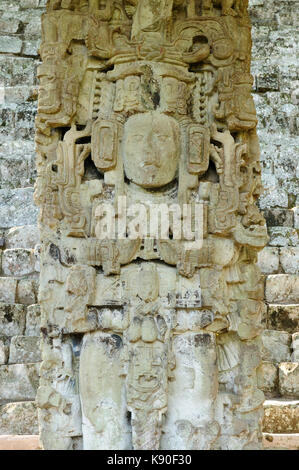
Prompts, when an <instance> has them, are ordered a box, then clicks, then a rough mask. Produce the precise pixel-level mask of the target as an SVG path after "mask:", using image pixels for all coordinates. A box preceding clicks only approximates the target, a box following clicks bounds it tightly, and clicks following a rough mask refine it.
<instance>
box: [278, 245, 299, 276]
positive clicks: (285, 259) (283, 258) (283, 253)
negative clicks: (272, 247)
mask: <svg viewBox="0 0 299 470" xmlns="http://www.w3.org/2000/svg"><path fill="white" fill-rule="evenodd" d="M280 263H281V266H282V269H283V270H284V272H285V273H288V274H297V273H299V247H294V248H292V247H285V248H281V249H280Z"/></svg>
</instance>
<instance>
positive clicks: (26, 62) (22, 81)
mask: <svg viewBox="0 0 299 470" xmlns="http://www.w3.org/2000/svg"><path fill="white" fill-rule="evenodd" d="M0 70H1V81H2V83H3V84H4V86H15V85H26V84H27V85H31V86H32V85H33V84H35V83H36V77H35V72H36V63H35V61H34V59H31V58H30V59H29V58H25V57H17V56H15V57H7V56H5V57H4V56H2V57H1V56H0ZM14 225H22V223H20V224H18V223H17V224H14ZM11 226H12V225H11Z"/></svg>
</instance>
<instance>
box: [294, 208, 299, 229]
mask: <svg viewBox="0 0 299 470" xmlns="http://www.w3.org/2000/svg"><path fill="white" fill-rule="evenodd" d="M294 228H296V229H299V208H298V207H295V209H294Z"/></svg>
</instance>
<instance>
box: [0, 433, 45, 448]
mask: <svg viewBox="0 0 299 470" xmlns="http://www.w3.org/2000/svg"><path fill="white" fill-rule="evenodd" d="M0 450H42V448H41V444H40V442H39V436H12V435H11V436H9V435H8V436H0Z"/></svg>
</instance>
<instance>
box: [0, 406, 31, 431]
mask: <svg viewBox="0 0 299 470" xmlns="http://www.w3.org/2000/svg"><path fill="white" fill-rule="evenodd" d="M1 434H2V435H3V434H15V435H18V434H20V435H22V434H23V435H24V434H25V435H26V434H28V435H32V434H38V421H37V409H36V404H35V402H33V401H27V402H18V403H9V404H7V405H2V406H0V435H1Z"/></svg>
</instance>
